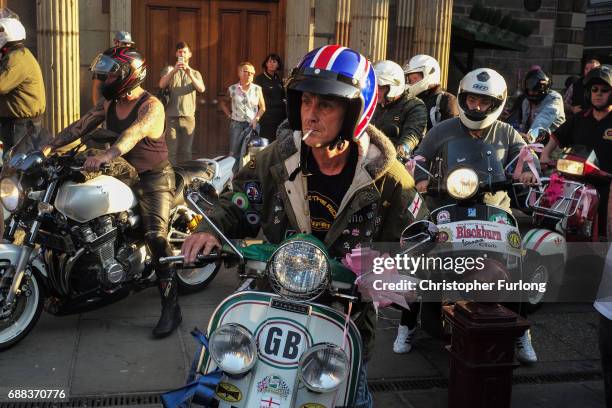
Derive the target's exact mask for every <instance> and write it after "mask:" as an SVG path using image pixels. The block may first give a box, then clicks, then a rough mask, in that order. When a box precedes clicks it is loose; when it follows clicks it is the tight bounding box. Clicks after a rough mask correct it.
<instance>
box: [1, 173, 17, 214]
mask: <svg viewBox="0 0 612 408" xmlns="http://www.w3.org/2000/svg"><path fill="white" fill-rule="evenodd" d="M22 199H23V194H22V193H21V186H20V185H19V183H18V182H17V181H16V180H15V179H12V178H3V179H2V180H0V201H2V205H3V206H4V208H6V209H7V211H10V212H14V211H16V210H17V209H18V208H19V206H20V205H21V201H22Z"/></svg>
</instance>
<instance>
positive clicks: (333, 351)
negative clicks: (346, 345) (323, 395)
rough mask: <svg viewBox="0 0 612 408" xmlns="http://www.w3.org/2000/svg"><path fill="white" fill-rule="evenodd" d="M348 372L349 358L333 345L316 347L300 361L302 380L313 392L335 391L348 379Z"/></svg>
mask: <svg viewBox="0 0 612 408" xmlns="http://www.w3.org/2000/svg"><path fill="white" fill-rule="evenodd" d="M348 371H349V362H348V357H347V356H346V354H345V353H344V350H342V349H341V348H340V347H338V346H334V345H333V344H320V345H317V346H314V347H312V348H311V349H310V350H308V351H307V352H306V353H304V355H303V356H302V358H301V359H300V366H299V375H300V379H301V380H302V382H303V383H304V385H306V387H308V389H310V390H311V391H315V392H330V391H333V390H335V389H336V388H338V387H339V386H340V384H342V382H343V381H344V380H345V379H346V376H347V375H348Z"/></svg>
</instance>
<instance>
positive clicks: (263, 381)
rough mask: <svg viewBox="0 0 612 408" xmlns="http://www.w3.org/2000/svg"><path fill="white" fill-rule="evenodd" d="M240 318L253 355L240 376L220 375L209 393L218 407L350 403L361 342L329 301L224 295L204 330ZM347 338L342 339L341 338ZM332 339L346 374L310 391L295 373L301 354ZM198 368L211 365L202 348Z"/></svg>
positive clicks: (325, 407) (204, 369) (260, 294)
mask: <svg viewBox="0 0 612 408" xmlns="http://www.w3.org/2000/svg"><path fill="white" fill-rule="evenodd" d="M227 323H239V324H241V325H242V326H243V327H245V328H246V329H248V330H249V331H250V332H251V334H252V335H253V337H254V338H255V341H256V342H257V347H258V357H257V358H258V360H257V362H256V363H255V366H254V367H253V369H252V370H251V371H250V372H249V373H248V374H246V376H244V377H242V378H230V377H228V376H226V375H224V376H223V378H222V379H221V382H220V383H219V385H218V386H217V389H216V392H215V396H214V398H215V399H216V400H217V401H218V402H219V408H253V407H256V408H257V407H266V408H290V407H296V408H302V407H307V408H315V407H316V408H333V407H338V406H341V407H344V406H352V404H353V401H354V398H355V391H356V388H357V378H358V375H359V370H360V366H361V358H362V344H361V337H360V336H359V332H358V330H357V328H356V327H355V324H354V323H353V322H352V321H351V320H349V325H348V330H347V335H346V339H345V336H344V326H345V323H346V316H345V315H343V314H342V313H340V312H338V311H337V310H335V309H332V308H330V307H328V306H324V305H320V304H316V303H306V302H294V301H291V300H287V299H284V298H281V297H280V296H278V295H275V294H271V293H263V292H253V291H244V292H238V293H235V294H233V295H232V296H230V297H228V298H226V299H225V300H224V301H223V302H222V303H221V304H220V305H219V306H218V307H217V309H216V310H215V311H214V313H213V315H212V317H211V319H210V323H209V325H208V333H209V335H210V334H211V333H212V332H213V331H214V330H215V329H216V328H218V327H219V326H221V325H224V324H227ZM345 340H346V341H345ZM320 343H332V344H335V345H337V346H339V347H340V348H342V349H343V350H345V352H346V354H347V357H348V360H349V373H348V376H347V378H346V380H345V381H344V382H343V383H342V384H341V385H340V387H339V388H338V389H336V390H335V391H332V392H327V393H315V392H312V391H310V390H309V389H308V388H307V387H306V386H305V385H304V384H303V383H302V382H301V380H300V378H299V376H298V366H299V363H300V358H301V357H302V355H303V354H304V352H306V351H307V350H308V349H309V348H311V347H312V346H313V345H315V344H320ZM201 367H202V369H201V370H200V372H202V373H210V372H211V371H213V370H214V369H215V368H216V365H215V362H214V361H213V359H212V358H211V357H210V355H209V353H208V352H206V353H205V355H204V360H203V364H202V366H201Z"/></svg>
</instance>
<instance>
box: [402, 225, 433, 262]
mask: <svg viewBox="0 0 612 408" xmlns="http://www.w3.org/2000/svg"><path fill="white" fill-rule="evenodd" d="M438 234H439V230H438V226H437V225H436V224H434V223H433V222H431V221H427V220H421V221H416V222H413V223H412V224H410V225H409V226H407V227H406V228H405V229H404V231H402V235H401V237H400V248H401V251H402V253H403V254H412V253H415V252H417V251H418V252H420V253H423V254H424V253H427V252H429V251H431V250H432V249H433V247H434V246H435V244H436V242H437V240H438Z"/></svg>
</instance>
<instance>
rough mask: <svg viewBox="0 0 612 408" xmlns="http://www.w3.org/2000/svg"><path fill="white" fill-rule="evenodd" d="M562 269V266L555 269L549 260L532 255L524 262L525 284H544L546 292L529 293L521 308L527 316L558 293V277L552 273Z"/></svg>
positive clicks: (559, 280) (559, 279)
mask: <svg viewBox="0 0 612 408" xmlns="http://www.w3.org/2000/svg"><path fill="white" fill-rule="evenodd" d="M557 269H562V266H560V267H559V268H555V267H554V264H553V262H552V260H551V259H548V258H546V257H543V256H539V255H537V254H536V255H533V256H531V257H528V258H527V259H526V260H525V271H524V272H525V274H524V276H525V278H524V280H525V282H529V283H546V292H545V293H541V292H537V291H532V292H529V294H528V295H527V298H526V299H525V301H524V302H522V305H521V308H522V310H524V311H525V312H526V313H527V314H531V313H533V312H535V311H536V310H538V309H539V308H540V307H542V304H543V303H544V301H545V300H550V299H553V298H554V295H555V294H556V293H557V292H558V289H559V283H560V282H561V280H562V279H561V278H560V277H556V278H555V276H554V275H553V273H554V271H555V270H557Z"/></svg>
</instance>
